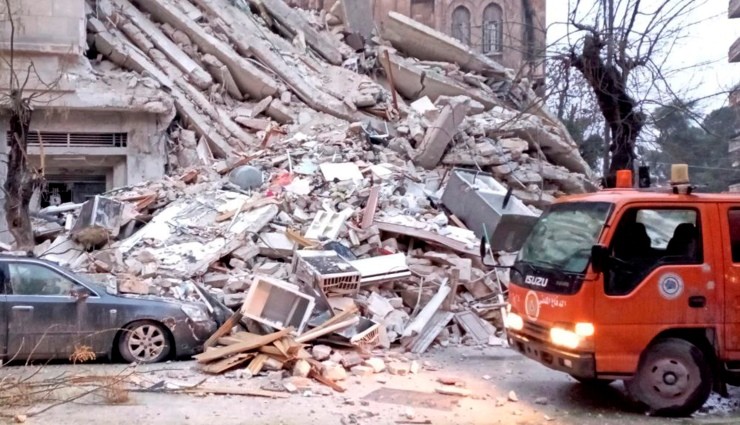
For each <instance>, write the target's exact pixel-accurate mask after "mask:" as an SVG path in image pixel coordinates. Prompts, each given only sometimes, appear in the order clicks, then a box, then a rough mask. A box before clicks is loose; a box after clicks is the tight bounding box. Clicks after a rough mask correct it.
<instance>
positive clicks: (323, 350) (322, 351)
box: [311, 345, 331, 361]
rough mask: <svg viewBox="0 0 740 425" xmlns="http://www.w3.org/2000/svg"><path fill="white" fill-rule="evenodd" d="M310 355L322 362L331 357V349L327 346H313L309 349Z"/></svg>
mask: <svg viewBox="0 0 740 425" xmlns="http://www.w3.org/2000/svg"><path fill="white" fill-rule="evenodd" d="M311 355H312V356H313V358H314V359H316V360H318V361H323V360H326V359H328V358H329V356H331V347H329V346H327V345H314V346H313V348H312V349H311Z"/></svg>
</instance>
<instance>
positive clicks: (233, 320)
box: [203, 311, 242, 347]
mask: <svg viewBox="0 0 740 425" xmlns="http://www.w3.org/2000/svg"><path fill="white" fill-rule="evenodd" d="M240 320H242V313H241V312H240V311H237V312H235V313H234V314H232V315H231V317H229V318H228V319H226V321H225V322H224V324H223V325H221V327H219V328H218V329H217V330H216V332H214V333H213V335H211V336H210V337H209V338H208V339H207V340H206V342H204V343H203V347H213V346H214V345H216V342H217V341H218V339H219V338H221V337H222V336H226V335H228V334H229V333H230V332H231V329H233V328H234V326H236V325H237V324H239V321H240Z"/></svg>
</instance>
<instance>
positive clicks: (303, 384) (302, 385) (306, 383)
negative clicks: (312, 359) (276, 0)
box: [283, 360, 312, 390]
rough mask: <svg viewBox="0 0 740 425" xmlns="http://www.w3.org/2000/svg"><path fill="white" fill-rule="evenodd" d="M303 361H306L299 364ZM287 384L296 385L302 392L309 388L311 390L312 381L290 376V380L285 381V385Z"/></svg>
mask: <svg viewBox="0 0 740 425" xmlns="http://www.w3.org/2000/svg"><path fill="white" fill-rule="evenodd" d="M301 361H304V360H299V362H301ZM306 373H308V372H306ZM285 384H290V385H294V386H295V387H296V388H298V389H300V390H305V389H307V388H311V386H312V381H311V379H309V378H306V377H303V376H290V377H288V378H285V379H283V385H285Z"/></svg>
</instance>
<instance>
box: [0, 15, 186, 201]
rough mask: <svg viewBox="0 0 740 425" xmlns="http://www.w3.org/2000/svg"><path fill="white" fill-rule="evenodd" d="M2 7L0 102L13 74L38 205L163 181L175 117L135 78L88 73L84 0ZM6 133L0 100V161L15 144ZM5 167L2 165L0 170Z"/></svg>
mask: <svg viewBox="0 0 740 425" xmlns="http://www.w3.org/2000/svg"><path fill="white" fill-rule="evenodd" d="M10 5H11V9H10V11H8V10H7V7H5V5H4V4H3V5H2V6H0V56H2V57H3V59H4V60H2V61H0V99H1V98H2V95H3V94H7V93H8V92H9V90H10V87H9V86H10V84H9V77H10V74H11V73H15V74H16V75H17V76H18V77H19V79H20V81H24V80H25V79H26V76H28V77H29V78H28V83H27V84H26V85H25V87H24V97H26V98H28V97H31V96H33V101H32V106H33V108H34V110H33V113H32V116H31V126H30V134H29V136H28V138H27V140H28V143H29V148H28V154H29V158H28V159H29V163H30V164H31V165H32V166H33V167H34V168H35V169H37V170H39V171H40V172H42V173H43V175H44V177H45V180H46V185H45V187H44V188H43V190H42V193H41V197H40V199H41V206H42V207H43V206H45V205H48V204H49V203H51V202H60V201H61V202H82V201H84V200H85V199H87V198H89V197H90V196H93V195H95V194H99V193H101V192H104V191H106V190H108V189H111V188H113V187H117V186H124V185H128V184H134V183H138V182H140V181H143V180H148V179H157V178H160V177H162V176H163V175H164V174H165V165H166V162H167V154H166V129H167V127H168V125H169V123H170V122H171V119H172V117H173V116H174V113H175V112H174V106H173V103H172V100H171V98H170V97H169V95H167V94H166V93H164V92H163V91H161V90H159V89H158V88H156V87H151V85H147V84H144V83H143V81H142V80H141V78H140V77H139V76H137V75H135V74H130V73H124V72H122V71H118V70H108V71H106V70H98V69H94V67H93V65H92V64H91V60H89V59H88V58H87V57H86V56H85V54H86V49H87V43H86V10H85V7H86V6H85V0H11V1H10ZM11 20H12V23H13V25H14V26H15V32H14V39H13V43H12V45H11V43H10V39H11V37H10V35H11ZM11 49H12V52H13V66H12V69H11V67H10V66H9V62H10V61H9V58H10V56H11V55H10V53H11ZM93 55H94V52H93ZM93 61H94V59H93ZM29 69H31V70H32V72H29V71H28V70H29ZM9 136H10V133H9V128H8V111H7V110H3V108H2V105H0V157H2V156H5V155H7V151H8V146H9V145H10V143H13V140H12V138H11V137H9ZM4 167H5V162H4V161H0V175H2V176H5V175H6V173H7V171H6V169H5V168H4ZM0 214H2V208H0Z"/></svg>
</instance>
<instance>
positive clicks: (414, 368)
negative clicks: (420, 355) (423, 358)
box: [409, 360, 421, 375]
mask: <svg viewBox="0 0 740 425" xmlns="http://www.w3.org/2000/svg"><path fill="white" fill-rule="evenodd" d="M419 371H421V365H420V364H419V362H417V361H416V360H413V361H412V362H411V364H410V365H409V373H411V374H413V375H416V374H417V373H419Z"/></svg>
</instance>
